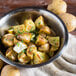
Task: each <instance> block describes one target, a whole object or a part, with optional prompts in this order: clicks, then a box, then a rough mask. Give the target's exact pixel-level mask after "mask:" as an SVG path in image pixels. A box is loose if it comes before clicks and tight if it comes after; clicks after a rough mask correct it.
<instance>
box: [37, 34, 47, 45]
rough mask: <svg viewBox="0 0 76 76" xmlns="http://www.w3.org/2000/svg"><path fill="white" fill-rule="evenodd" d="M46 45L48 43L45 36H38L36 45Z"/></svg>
mask: <svg viewBox="0 0 76 76" xmlns="http://www.w3.org/2000/svg"><path fill="white" fill-rule="evenodd" d="M45 43H47V40H46V39H45V38H44V37H43V36H41V35H38V36H37V40H36V44H37V45H44V44H45Z"/></svg>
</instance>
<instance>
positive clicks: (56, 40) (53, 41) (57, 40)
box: [47, 36, 60, 47]
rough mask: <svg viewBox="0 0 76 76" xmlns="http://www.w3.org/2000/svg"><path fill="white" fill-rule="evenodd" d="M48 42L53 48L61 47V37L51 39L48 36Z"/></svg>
mask: <svg viewBox="0 0 76 76" xmlns="http://www.w3.org/2000/svg"><path fill="white" fill-rule="evenodd" d="M47 38H48V41H49V43H50V44H51V45H52V46H55V47H59V46H60V37H50V36H48V37H47Z"/></svg>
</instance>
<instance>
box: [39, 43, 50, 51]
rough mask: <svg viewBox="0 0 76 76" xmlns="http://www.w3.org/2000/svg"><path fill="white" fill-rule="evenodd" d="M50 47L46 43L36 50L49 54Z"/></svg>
mask: <svg viewBox="0 0 76 76" xmlns="http://www.w3.org/2000/svg"><path fill="white" fill-rule="evenodd" d="M49 48H50V45H49V44H48V43H46V44H44V45H41V46H40V47H39V48H38V50H39V51H42V52H49Z"/></svg>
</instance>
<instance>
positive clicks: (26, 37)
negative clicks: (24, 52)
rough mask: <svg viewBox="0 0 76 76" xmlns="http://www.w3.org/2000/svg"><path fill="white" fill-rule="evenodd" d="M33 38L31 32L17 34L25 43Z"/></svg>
mask: <svg viewBox="0 0 76 76" xmlns="http://www.w3.org/2000/svg"><path fill="white" fill-rule="evenodd" d="M31 38H32V34H31V33H24V34H19V35H18V36H17V39H19V40H23V41H24V42H25V43H29V42H30V40H31Z"/></svg>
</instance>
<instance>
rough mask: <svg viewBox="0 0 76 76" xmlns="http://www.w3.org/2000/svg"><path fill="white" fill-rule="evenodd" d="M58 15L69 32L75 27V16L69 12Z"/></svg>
mask: <svg viewBox="0 0 76 76" xmlns="http://www.w3.org/2000/svg"><path fill="white" fill-rule="evenodd" d="M59 17H60V18H61V19H62V20H63V21H64V23H65V25H66V27H67V29H68V31H69V32H71V31H73V30H75V28H76V17H75V16H74V15H72V14H69V13H62V14H59Z"/></svg>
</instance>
